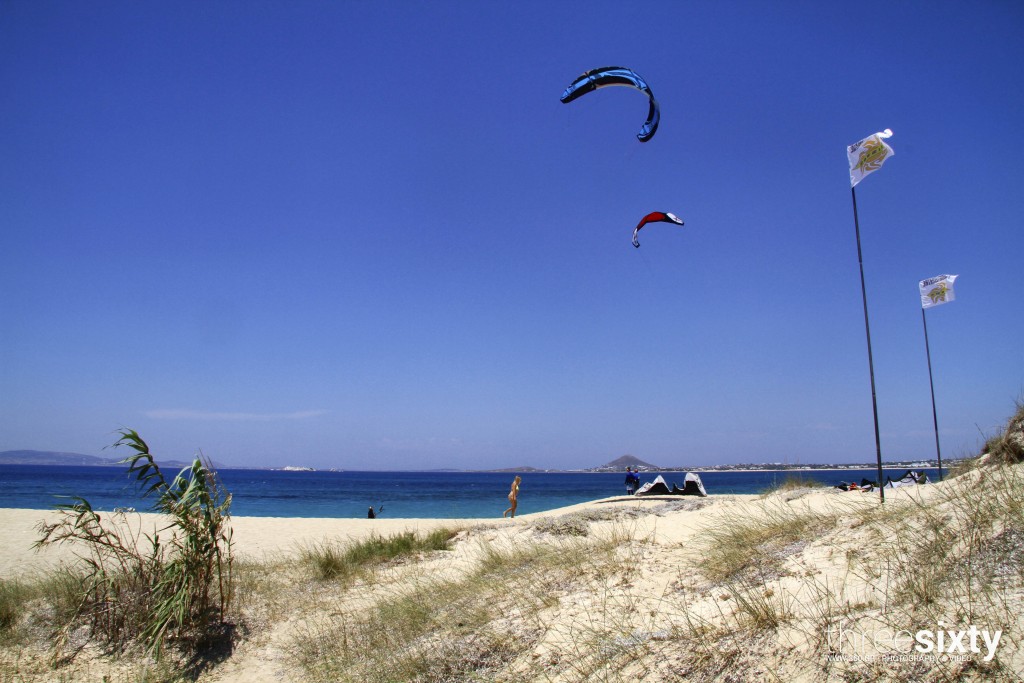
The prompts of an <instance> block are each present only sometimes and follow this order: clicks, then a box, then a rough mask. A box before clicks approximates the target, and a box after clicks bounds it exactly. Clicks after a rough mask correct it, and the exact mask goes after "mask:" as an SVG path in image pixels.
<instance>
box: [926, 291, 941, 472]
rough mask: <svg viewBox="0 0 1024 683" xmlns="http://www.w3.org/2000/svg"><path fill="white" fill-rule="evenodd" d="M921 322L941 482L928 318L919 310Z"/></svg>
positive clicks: (937, 420)
mask: <svg viewBox="0 0 1024 683" xmlns="http://www.w3.org/2000/svg"><path fill="white" fill-rule="evenodd" d="M921 322H922V323H924V353H925V356H927V358H928V386H929V387H931V390H932V422H933V423H934V424H935V455H936V456H938V458H939V481H942V450H941V449H940V448H939V414H938V412H937V411H936V410H935V383H934V382H933V381H932V351H931V349H930V348H929V346H928V317H927V316H926V315H925V314H924V307H922V308H921Z"/></svg>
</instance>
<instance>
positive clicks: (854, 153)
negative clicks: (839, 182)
mask: <svg viewBox="0 0 1024 683" xmlns="http://www.w3.org/2000/svg"><path fill="white" fill-rule="evenodd" d="M891 137H892V131H891V130H889V129H888V128H886V129H885V130H883V131H882V132H880V133H875V134H874V135H872V136H871V137H867V138H864V139H863V140H861V141H860V142H857V143H855V144H852V145H850V146H849V147H847V148H846V156H847V158H849V160H850V187H856V186H857V183H859V182H860V181H861V180H863V179H864V176H866V175H868V174H869V173H874V172H875V171H877V170H878V169H880V168H882V164H884V163H885V160H886V159H888V158H889V157H891V156H892V155H894V154H896V152H894V151H892V147H890V146H889V145H887V144H886V143H885V142H883V139H884V138H891Z"/></svg>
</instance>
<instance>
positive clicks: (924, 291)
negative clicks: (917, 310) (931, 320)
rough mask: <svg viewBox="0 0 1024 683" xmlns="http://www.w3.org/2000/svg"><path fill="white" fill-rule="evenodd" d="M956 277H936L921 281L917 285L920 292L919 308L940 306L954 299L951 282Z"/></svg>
mask: <svg viewBox="0 0 1024 683" xmlns="http://www.w3.org/2000/svg"><path fill="white" fill-rule="evenodd" d="M958 277H959V276H958V275H936V276H935V277H930V278H928V279H927V280H921V282H920V283H918V287H919V288H920V290H921V307H922V308H931V307H932V306H940V305H942V304H945V303H949V302H950V301H953V300H954V299H956V296H955V295H954V293H953V282H954V281H955V280H956V279H957V278H958Z"/></svg>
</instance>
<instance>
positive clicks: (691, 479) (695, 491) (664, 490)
mask: <svg viewBox="0 0 1024 683" xmlns="http://www.w3.org/2000/svg"><path fill="white" fill-rule="evenodd" d="M633 495H634V496H706V495H708V492H707V491H705V490H704V483H703V482H702V481H701V480H700V477H699V476H698V475H697V474H696V473H694V472H687V473H686V479H685V480H684V481H683V488H679V487H678V486H677V485H676V484H675V482H672V488H671V489H670V488H669V487H668V484H666V483H665V478H664V477H662V476H661V475H660V474H659V475H658V476H657V477H655V478H654V481H649V482H647V483H646V484H644V485H643V486H641V487H640V488H639V489H637V492H636V493H634V494H633Z"/></svg>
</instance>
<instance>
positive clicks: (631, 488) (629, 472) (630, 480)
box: [626, 467, 635, 496]
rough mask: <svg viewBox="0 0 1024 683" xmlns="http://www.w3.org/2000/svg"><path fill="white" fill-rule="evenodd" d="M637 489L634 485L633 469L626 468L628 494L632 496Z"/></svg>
mask: <svg viewBox="0 0 1024 683" xmlns="http://www.w3.org/2000/svg"><path fill="white" fill-rule="evenodd" d="M634 490H635V488H634V486H633V471H632V470H630V469H629V468H628V467H627V468H626V495H627V496H632V495H633V491H634Z"/></svg>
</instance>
